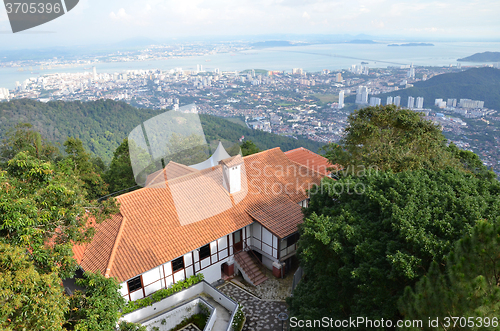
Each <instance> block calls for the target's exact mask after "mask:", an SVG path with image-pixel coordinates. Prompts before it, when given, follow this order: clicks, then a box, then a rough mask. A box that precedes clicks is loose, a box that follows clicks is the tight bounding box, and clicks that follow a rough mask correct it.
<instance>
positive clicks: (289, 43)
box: [251, 40, 309, 48]
mask: <svg viewBox="0 0 500 331" xmlns="http://www.w3.org/2000/svg"><path fill="white" fill-rule="evenodd" d="M304 45H309V43H305V42H301V43H297V42H292V41H286V40H269V41H259V42H256V43H253V44H251V46H253V47H255V48H267V47H287V46H304Z"/></svg>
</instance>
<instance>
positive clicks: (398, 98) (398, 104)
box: [394, 95, 401, 107]
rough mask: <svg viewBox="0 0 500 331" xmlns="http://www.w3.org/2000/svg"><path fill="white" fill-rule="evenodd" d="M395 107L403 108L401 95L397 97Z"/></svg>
mask: <svg viewBox="0 0 500 331" xmlns="http://www.w3.org/2000/svg"><path fill="white" fill-rule="evenodd" d="M394 105H395V106H396V107H399V106H401V97H400V96H399V95H398V96H397V97H394Z"/></svg>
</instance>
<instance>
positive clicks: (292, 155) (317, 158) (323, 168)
mask: <svg viewBox="0 0 500 331" xmlns="http://www.w3.org/2000/svg"><path fill="white" fill-rule="evenodd" d="M285 155H286V156H287V157H288V158H289V159H290V160H292V161H293V162H297V163H299V164H302V165H304V166H306V167H308V168H309V169H313V170H314V171H317V172H319V173H320V174H323V175H325V176H329V175H330V174H331V171H330V170H328V168H337V167H338V165H336V164H335V165H334V164H331V163H330V161H329V160H328V159H327V158H326V157H324V156H321V155H319V154H316V153H314V152H311V151H310V150H308V149H306V148H304V147H299V148H297V149H292V150H291V151H288V152H285Z"/></svg>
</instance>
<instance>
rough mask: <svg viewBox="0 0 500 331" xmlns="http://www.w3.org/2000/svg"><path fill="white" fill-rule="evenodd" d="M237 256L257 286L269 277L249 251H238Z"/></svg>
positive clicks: (241, 265)
mask: <svg viewBox="0 0 500 331" xmlns="http://www.w3.org/2000/svg"><path fill="white" fill-rule="evenodd" d="M235 258H236V260H237V261H238V263H239V264H240V267H241V268H243V271H245V273H246V274H247V276H248V277H250V280H251V281H252V283H253V284H254V285H255V286H257V285H259V284H262V283H263V282H265V281H266V280H267V279H268V278H267V277H266V276H265V275H264V274H263V273H262V271H260V269H259V267H258V266H257V265H256V263H255V262H254V261H253V260H252V258H251V257H250V255H249V254H248V252H238V253H237V254H236V255H235Z"/></svg>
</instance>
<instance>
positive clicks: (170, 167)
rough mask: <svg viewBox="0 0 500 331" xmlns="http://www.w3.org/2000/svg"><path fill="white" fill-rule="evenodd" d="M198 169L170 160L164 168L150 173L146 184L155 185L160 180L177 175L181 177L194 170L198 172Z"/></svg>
mask: <svg viewBox="0 0 500 331" xmlns="http://www.w3.org/2000/svg"><path fill="white" fill-rule="evenodd" d="M197 171H198V170H196V169H193V168H190V167H188V166H185V165H183V164H180V163H177V162H174V161H170V162H169V163H168V164H167V166H166V167H165V168H164V169H160V170H158V171H156V172H153V173H152V174H150V175H148V177H147V179H146V186H149V185H153V184H155V183H158V182H163V181H165V178H167V180H172V179H174V178H177V177H181V176H184V175H187V174H190V173H193V172H197Z"/></svg>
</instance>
